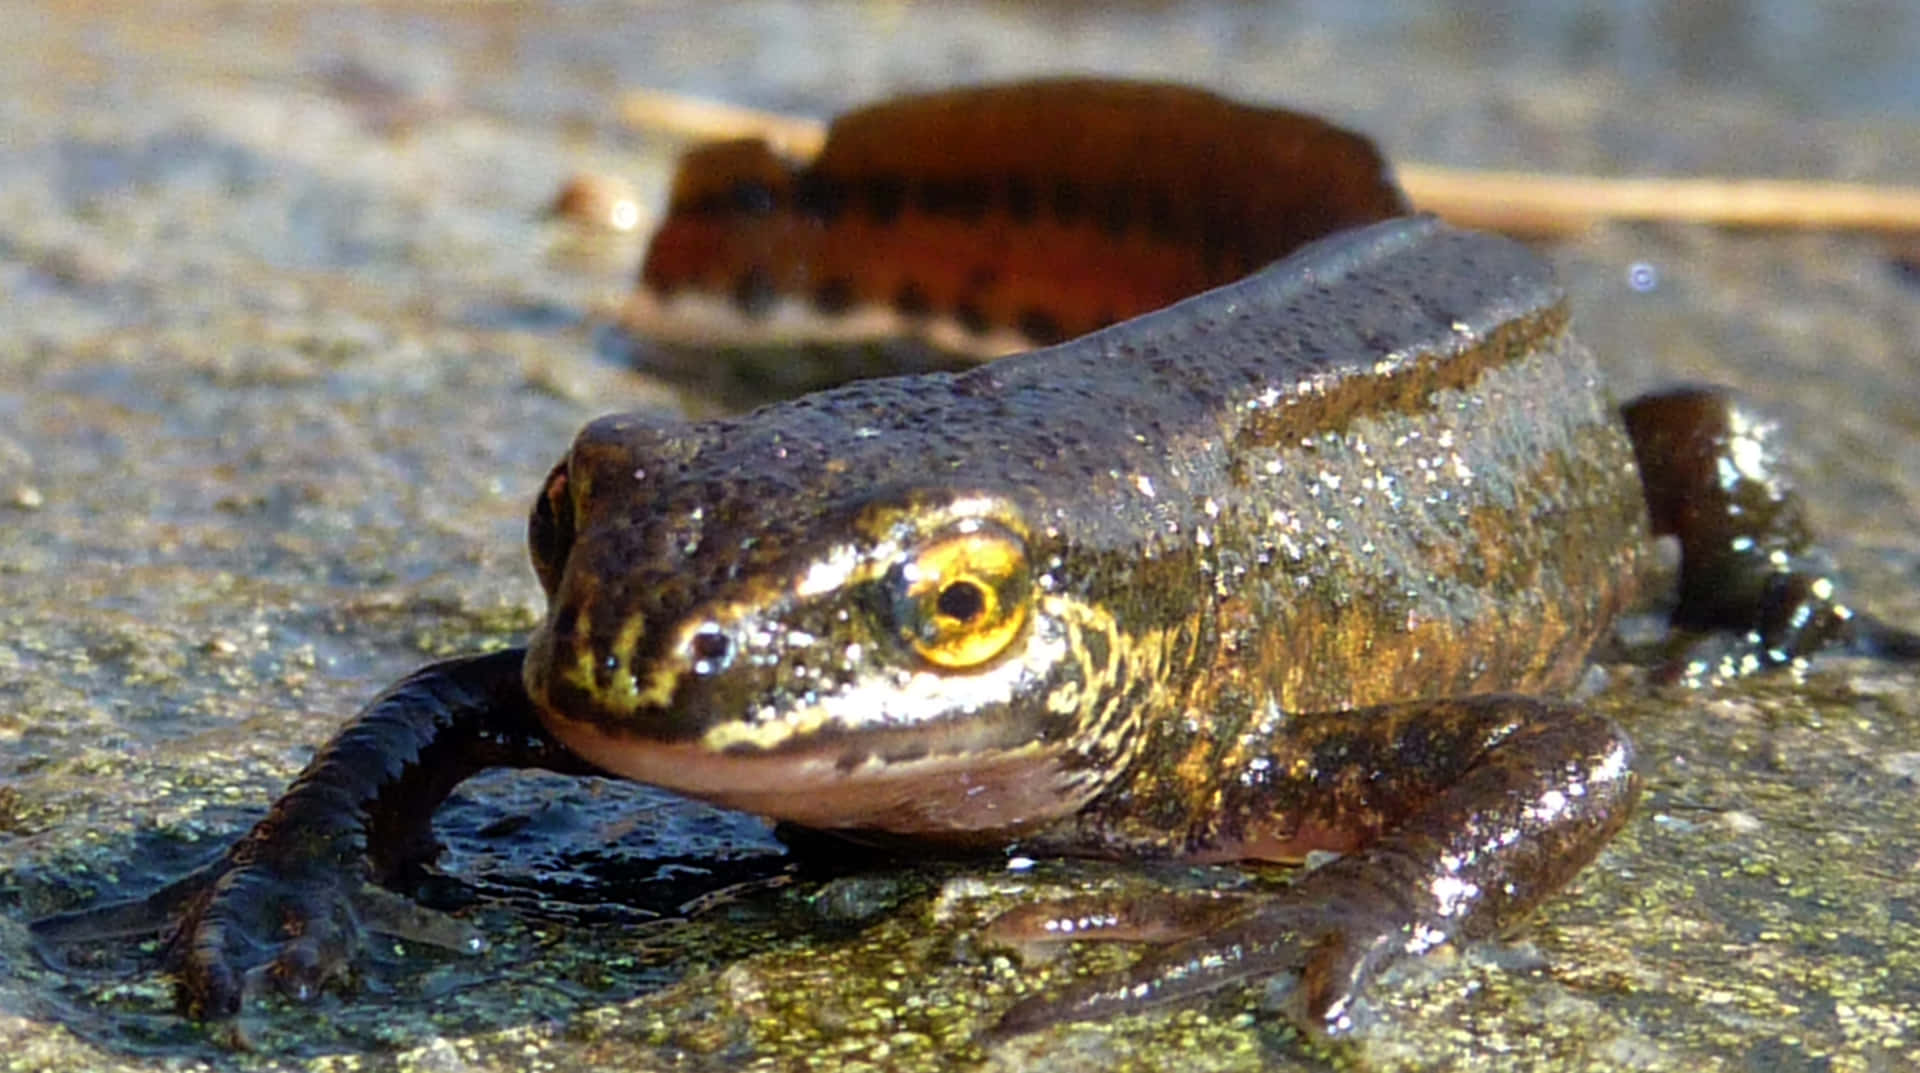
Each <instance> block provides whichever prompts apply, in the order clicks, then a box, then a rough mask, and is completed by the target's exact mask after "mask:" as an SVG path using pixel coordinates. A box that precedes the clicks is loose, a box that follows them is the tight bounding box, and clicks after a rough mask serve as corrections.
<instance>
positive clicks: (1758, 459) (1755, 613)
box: [1621, 388, 1920, 677]
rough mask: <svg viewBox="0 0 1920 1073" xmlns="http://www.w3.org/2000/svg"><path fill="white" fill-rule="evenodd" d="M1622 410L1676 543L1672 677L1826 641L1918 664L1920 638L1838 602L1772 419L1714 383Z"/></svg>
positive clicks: (1662, 531) (1663, 530) (1653, 502)
mask: <svg viewBox="0 0 1920 1073" xmlns="http://www.w3.org/2000/svg"><path fill="white" fill-rule="evenodd" d="M1621 415H1622V417H1624V418H1625V420H1626V425H1627V431H1628V433H1629V434H1630V435H1631V436H1632V438H1633V450H1634V456H1635V459H1636V460H1637V462H1638V463H1639V466H1640V476H1641V480H1642V482H1643V483H1644V486H1645V489H1646V496H1647V510H1648V513H1649V514H1650V516H1651V518H1652V522H1653V531H1654V533H1655V534H1656V535H1661V536H1665V535H1672V536H1675V537H1677V538H1679V541H1680V602H1679V605H1678V606H1677V607H1675V609H1674V612H1673V628H1674V631H1675V637H1674V648H1673V649H1672V650H1671V651H1673V652H1674V653H1675V654H1676V655H1678V656H1679V659H1677V660H1676V661H1675V662H1676V664H1677V666H1676V671H1677V672H1678V673H1680V674H1683V675H1691V676H1698V675H1701V674H1708V675H1714V676H1718V677H1732V676H1735V675H1739V674H1743V673H1746V672H1748V671H1753V670H1760V669H1763V668H1766V667H1773V666H1779V665H1781V664H1785V663H1791V662H1793V661H1795V660H1797V659H1801V658H1803V657H1805V656H1808V655H1811V654H1812V653H1814V652H1817V651H1819V650H1821V649H1823V648H1828V647H1833V646H1842V647H1845V648H1847V649H1849V650H1851V651H1854V652H1857V653H1859V654H1862V655H1869V656H1878V657H1880V658H1883V659H1897V660H1920V635H1916V634H1913V633H1909V632H1908V631H1906V630H1902V629H1899V628H1897V627H1893V626H1889V625H1887V624H1886V623H1883V622H1881V621H1880V620H1878V619H1876V618H1874V617H1873V616H1871V615H1867V614H1865V613H1862V612H1860V611H1858V610H1855V609H1854V608H1852V607H1850V606H1849V605H1848V604H1846V603H1845V602H1844V601H1843V600H1842V598H1841V594H1840V590H1839V586H1838V585H1837V583H1836V581H1835V579H1834V577H1833V571H1832V565H1831V563H1830V562H1828V560H1827V557H1826V556H1825V554H1823V553H1822V552H1821V550H1820V549H1819V547H1818V546H1817V545H1816V544H1815V543H1814V539H1813V533H1812V530H1811V528H1810V527H1809V526H1808V524H1807V519H1806V511H1805V508H1804V506H1803V504H1802V503H1801V500H1800V497H1799V496H1798V495H1796V494H1795V493H1794V491H1793V489H1792V488H1791V487H1790V486H1789V485H1788V484H1787V482H1786V480H1785V479H1784V477H1783V476H1782V474H1781V472H1780V466H1779V456H1778V451H1779V447H1778V444H1777V443H1775V442H1774V432H1775V428H1774V425H1773V424H1772V423H1771V422H1770V421H1768V420H1766V419H1764V418H1762V417H1759V416H1758V415H1756V414H1754V413H1753V411H1751V410H1749V409H1747V408H1746V407H1744V406H1742V405H1741V404H1739V403H1738V402H1737V401H1735V400H1734V399H1733V397H1732V396H1731V395H1729V394H1728V393H1727V392H1725V391H1723V390H1719V389H1715V388H1679V389H1675V390H1671V391H1665V392H1660V393H1657V394H1648V395H1642V396H1640V397H1639V398H1637V399H1634V400H1632V401H1631V402H1628V403H1627V404H1626V405H1625V406H1622V407H1621ZM1706 634H1718V635H1720V637H1721V638H1722V640H1721V641H1719V642H1717V643H1716V642H1713V641H1709V640H1707V639H1706V638H1705V637H1704V636H1703V635H1706ZM1703 653H1707V654H1706V655H1703Z"/></svg>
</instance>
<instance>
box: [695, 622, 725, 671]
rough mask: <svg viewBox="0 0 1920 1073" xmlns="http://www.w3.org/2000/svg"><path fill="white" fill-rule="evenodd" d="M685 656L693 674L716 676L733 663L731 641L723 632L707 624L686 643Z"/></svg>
mask: <svg viewBox="0 0 1920 1073" xmlns="http://www.w3.org/2000/svg"><path fill="white" fill-rule="evenodd" d="M687 656H688V660H689V662H690V663H692V665H693V673H695V674H718V673H719V672H721V671H724V670H726V669H727V667H728V665H729V664H731V663H732V662H733V639H732V638H731V637H728V636H727V634H726V631H725V630H722V629H721V628H720V627H718V626H715V625H712V624H708V625H706V626H703V627H702V628H700V629H699V630H697V631H695V633H694V635H693V636H692V637H691V638H690V639H689V640H688V641H687Z"/></svg>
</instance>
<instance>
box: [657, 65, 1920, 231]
mask: <svg viewBox="0 0 1920 1073" xmlns="http://www.w3.org/2000/svg"><path fill="white" fill-rule="evenodd" d="M620 118H621V121H622V122H624V123H626V124H627V125H629V126H631V127H633V128H635V129H638V130H647V131H655V132H660V133H664V134H668V135H672V136H677V137H681V138H685V139H687V140H689V141H693V140H707V139H720V138H753V137H759V138H765V139H766V140H767V142H768V143H769V144H770V145H772V146H773V148H774V149H775V150H776V151H779V152H782V153H785V154H787V155H790V156H794V157H797V158H800V159H806V158H808V157H811V156H813V155H814V154H816V153H818V152H819V151H820V146H821V145H822V144H824V143H825V141H826V126H825V124H823V123H821V122H819V121H818V120H814V119H808V118H805V117H803V116H792V115H782V114H779V113H775V112H764V111H760V110H758V109H753V108H743V107H740V106H738V105H732V104H724V103H721V102H717V101H708V100H702V99H699V98H696V97H685V96H681V95H679V94H674V93H667V92H664V91H661V90H636V91H633V92H631V93H628V94H626V95H625V97H624V98H623V99H622V100H621V102H620ZM1395 170H1396V172H1397V174H1398V175H1399V178H1400V184H1401V186H1402V187H1404V188H1405V189H1406V191H1407V196H1408V197H1409V198H1410V199H1412V201H1413V203H1414V204H1415V205H1416V206H1418V207H1419V208H1421V209H1423V210H1425V211H1428V212H1434V213H1438V214H1440V215H1441V216H1444V217H1446V218H1447V219H1449V220H1452V221H1454V222H1455V223H1459V224H1464V225H1467V226H1471V227H1486V228H1492V229H1494V230H1498V231H1512V232H1518V233H1522V234H1533V235H1559V234H1570V233H1574V232H1578V231H1581V230H1584V229H1586V228H1588V227H1591V226H1592V225H1594V224H1596V223H1599V222H1601V221H1603V220H1664V221H1681V222H1687V223H1702V224H1714V225H1718V226H1722V227H1758V228H1791V229H1803V230H1857V231H1878V232H1891V233H1901V232H1908V233H1920V187H1912V186H1872V185H1865V184H1859V183H1839V182H1801V181H1796V180H1789V179H1714V178H1692V179H1673V178H1646V179H1618V178H1604V177H1600V176H1586V175H1548V174H1541V173H1538V172H1513V171H1469V170H1463V169H1458V168H1441V167H1434V166H1431V165H1424V164H1403V165H1400V166H1399V167H1398V168H1396V169H1395Z"/></svg>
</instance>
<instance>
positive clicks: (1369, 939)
mask: <svg viewBox="0 0 1920 1073" xmlns="http://www.w3.org/2000/svg"><path fill="white" fill-rule="evenodd" d="M1312 878H1313V877H1311V876H1309V877H1308V880H1303V881H1302V883H1301V884H1300V885H1297V886H1296V887H1295V888H1293V889H1291V890H1288V891H1286V892H1284V893H1282V894H1280V895H1277V896H1276V897H1274V898H1271V899H1261V900H1258V901H1253V902H1243V904H1239V905H1237V906H1236V905H1235V903H1234V902H1228V901H1222V900H1211V901H1208V900H1204V899H1205V896H1196V898H1195V899H1194V901H1195V904H1194V905H1193V906H1191V907H1190V908H1189V909H1188V910H1185V911H1183V913H1182V915H1183V916H1186V917H1187V919H1188V920H1189V921H1195V922H1197V921H1198V920H1201V919H1205V918H1207V917H1210V916H1217V915H1219V914H1221V913H1223V912H1224V911H1226V910H1227V909H1229V907H1233V908H1235V909H1237V912H1236V913H1235V917H1234V919H1232V920H1230V921H1229V922H1227V923H1225V924H1224V925H1221V926H1215V927H1212V928H1211V929H1209V930H1207V931H1206V932H1205V933H1204V934H1199V935H1197V936H1195V937H1191V938H1184V939H1182V940H1181V941H1179V942H1175V943H1172V944H1171V945H1167V946H1164V947H1162V948H1161V949H1159V950H1156V951H1155V952H1154V953H1152V954H1149V955H1148V956H1147V957H1146V958H1145V959H1144V960H1142V961H1141V962H1140V963H1139V964H1137V965H1135V966H1134V967H1133V968H1132V969H1130V970H1127V971H1125V972H1121V973H1115V974H1112V975H1109V976H1103V977H1098V978H1095V979H1091V980H1084V981H1081V982H1079V983H1076V984H1073V985H1071V986H1069V987H1067V988H1065V989H1063V990H1061V991H1058V992H1055V993H1053V994H1045V995H1035V996H1032V997H1029V998H1026V999H1023V1000H1021V1001H1020V1002H1018V1003H1015V1004H1014V1005H1013V1007H1012V1008H1010V1009H1008V1010H1007V1012H1006V1013H1005V1014H1003V1015H1002V1016H1001V1018H1000V1020H999V1022H998V1023H996V1024H995V1025H994V1026H993V1028H992V1029H990V1030H989V1031H988V1036H989V1038H992V1039H1002V1038H1005V1037H1007V1036H1014V1035H1019V1034H1021V1033H1026V1032H1033V1031H1037V1030H1039V1029H1042V1028H1046V1027H1048V1026H1049V1025H1054V1024H1059V1023H1062V1022H1067V1021H1083V1020H1093V1019H1101V1018H1107V1017H1112V1016H1115V1015H1119V1014H1129V1013H1138V1012H1140V1011H1142V1010H1147V1009H1151V1008H1154V1007H1158V1006H1165V1005H1171V1004H1173V1003H1177V1002H1180V1001H1183V1000H1186V999H1191V998H1194V997H1197V996H1199V995H1203V994H1206V993H1208V992H1211V991H1215V990H1218V989H1220V988H1223V987H1226V986H1228V985H1230V984H1234V983H1237V982H1240V981H1243V980H1249V979H1254V978H1258V977H1266V976H1277V975H1281V974H1288V973H1291V974H1294V975H1295V976H1296V977H1297V978H1298V980H1299V986H1298V987H1296V988H1295V989H1294V990H1293V992H1292V993H1291V995H1290V996H1289V1007H1288V1010H1287V1013H1288V1017H1289V1019H1290V1020H1292V1021H1293V1022H1294V1023H1295V1024H1297V1025H1299V1026H1300V1027H1301V1028H1302V1029H1304V1030H1306V1031H1308V1032H1310V1033H1313V1034H1315V1035H1320V1036H1338V1035H1341V1034H1343V1033H1345V1032H1347V1031H1350V1030H1351V1029H1352V1027H1353V1011H1354V1002H1355V999H1356V998H1357V997H1358V996H1359V995H1360V993H1361V992H1362V991H1363V990H1364V989H1365V987H1366V985H1367V983H1368V982H1369V981H1370V980H1371V979H1372V978H1373V977H1374V976H1375V975H1376V974H1377V973H1378V972H1379V971H1380V970H1381V969H1382V968H1384V967H1385V966H1386V965H1387V964H1388V963H1390V962H1391V961H1393V960H1395V959H1396V958H1397V957H1399V956H1401V955H1403V954H1405V953H1408V952H1410V951H1409V949H1408V947H1409V943H1410V941H1411V940H1410V939H1409V935H1408V932H1407V929H1406V928H1405V927H1404V926H1403V925H1402V923H1401V922H1400V916H1401V912H1402V911H1401V910H1400V909H1397V908H1396V904H1397V903H1396V902H1395V901H1394V900H1393V899H1389V898H1370V897H1368V896H1367V894H1366V892H1364V891H1357V890H1351V889H1349V890H1347V892H1346V896H1345V897H1343V898H1338V899H1329V898H1327V897H1326V893H1327V892H1326V891H1322V890H1317V889H1303V888H1322V887H1326V886H1328V884H1326V883H1310V882H1309V881H1310V880H1311V879H1312ZM1337 885H1338V886H1341V887H1345V886H1346V884H1345V883H1338V884H1337ZM1242 901H1243V900H1241V899H1235V902H1242ZM1060 906H1061V907H1062V910H1061V911H1062V912H1066V913H1073V914H1081V915H1082V916H1083V919H1084V914H1085V912H1086V910H1087V908H1088V906H1087V905H1086V904H1085V903H1084V900H1081V899H1076V900H1074V901H1073V902H1070V903H1069V902H1062V903H1060ZM1013 912H1014V913H1017V914H1021V915H1022V916H1023V917H1040V916H1045V915H1047V914H1048V912H1049V907H1048V906H1047V904H1045V903H1043V904H1041V905H1039V906H1033V907H1023V908H1022V909H1016V910H1014V911H1013ZM1114 912H1115V913H1116V914H1117V915H1121V916H1127V915H1134V916H1137V915H1138V913H1137V910H1135V909H1133V908H1131V907H1129V908H1116V909H1115V910H1114ZM989 930H990V932H995V933H999V934H998V936H997V937H999V938H1001V939H1003V940H1005V939H1009V938H1012V936H1009V935H1007V934H1006V932H1007V930H1008V929H1007V927H1006V926H1005V925H1003V924H1002V923H1001V922H1000V921H995V922H994V923H993V924H992V925H989ZM1122 931H1124V932H1126V933H1127V934H1124V935H1121V934H1098V935H1093V936H1090V937H1093V938H1116V939H1137V938H1140V937H1141V936H1140V935H1139V934H1138V933H1135V932H1134V930H1133V929H1132V928H1128V927H1123V928H1122ZM1059 937H1061V938H1066V937H1068V936H1065V935H1062V936H1059ZM1074 937H1085V936H1074Z"/></svg>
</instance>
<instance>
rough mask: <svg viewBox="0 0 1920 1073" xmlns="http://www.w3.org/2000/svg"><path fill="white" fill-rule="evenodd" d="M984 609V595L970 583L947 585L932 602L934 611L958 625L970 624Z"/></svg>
mask: <svg viewBox="0 0 1920 1073" xmlns="http://www.w3.org/2000/svg"><path fill="white" fill-rule="evenodd" d="M986 607H987V597H986V594H985V593H982V592H981V591H980V586H978V585H975V584H974V583H973V582H971V581H956V582H954V583H953V584H951V585H948V586H947V587H946V588H944V589H941V590H940V595H939V597H938V598H937V599H935V601H934V608H935V609H936V610H938V611H939V612H940V613H941V614H942V615H945V616H946V617H948V618H950V619H953V620H954V621H956V622H960V623H966V622H971V621H972V620H973V619H974V618H975V617H977V616H978V615H979V614H980V612H982V611H984V610H986Z"/></svg>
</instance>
